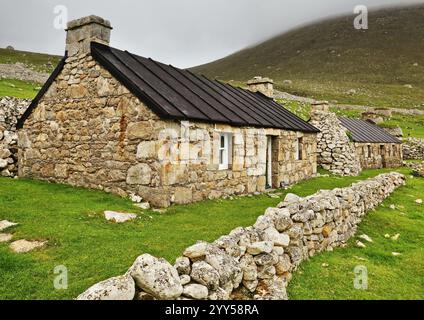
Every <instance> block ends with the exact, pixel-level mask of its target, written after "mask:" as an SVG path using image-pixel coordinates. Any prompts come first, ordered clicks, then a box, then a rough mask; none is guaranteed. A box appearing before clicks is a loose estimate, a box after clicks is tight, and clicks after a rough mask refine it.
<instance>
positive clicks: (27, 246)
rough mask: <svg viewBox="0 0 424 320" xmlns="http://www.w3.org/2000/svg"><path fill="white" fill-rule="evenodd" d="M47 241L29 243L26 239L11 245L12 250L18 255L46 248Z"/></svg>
mask: <svg viewBox="0 0 424 320" xmlns="http://www.w3.org/2000/svg"><path fill="white" fill-rule="evenodd" d="M46 243H47V241H28V240H25V239H22V240H17V241H14V242H12V243H11V244H10V249H12V251H13V252H16V253H27V252H30V251H32V250H35V249H38V248H41V247H44V246H45V245H46Z"/></svg>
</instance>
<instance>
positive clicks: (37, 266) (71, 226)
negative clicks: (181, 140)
mask: <svg viewBox="0 0 424 320" xmlns="http://www.w3.org/2000/svg"><path fill="white" fill-rule="evenodd" d="M385 171H387V170H385ZM380 172H381V171H377V170H370V171H366V172H364V173H363V174H362V175H361V176H360V177H359V178H358V177H357V178H355V177H350V178H343V179H342V178H338V177H320V178H316V179H312V180H309V181H305V182H302V183H300V184H299V185H297V186H295V187H293V188H292V189H291V190H290V192H294V193H297V194H299V195H303V196H305V195H309V194H312V193H314V192H316V191H317V190H319V189H322V188H327V189H331V188H335V187H342V186H347V185H349V184H351V183H352V182H354V181H357V180H358V179H364V178H367V177H371V176H375V175H376V174H378V173H380ZM413 188H414V190H412V191H408V192H418V191H421V192H422V191H423V190H424V185H423V183H421V184H420V185H414V186H413ZM405 189H406V190H409V189H408V188H405ZM286 192H287V191H285V192H284V193H286ZM398 200H399V201H401V200H402V199H398ZM279 201H280V200H279V199H274V198H270V197H268V196H266V195H261V196H256V197H252V198H249V197H245V198H237V199H235V200H219V201H205V202H202V203H197V204H191V205H187V206H175V207H172V208H170V209H169V210H168V211H167V213H166V214H162V215H161V214H158V213H154V212H150V211H148V212H146V214H140V218H139V219H138V220H136V221H135V222H129V223H126V224H121V225H115V224H112V223H108V222H106V221H105V220H104V218H103V217H102V212H103V210H106V209H111V210H120V211H130V212H139V211H137V209H136V208H135V207H134V206H133V205H132V203H130V202H129V201H128V200H125V199H121V198H118V197H115V196H111V195H107V194H105V193H103V192H99V191H91V190H85V189H79V188H72V187H69V186H62V185H55V184H49V183H44V182H37V181H31V180H11V179H6V178H0V220H2V219H9V220H11V221H15V222H18V223H19V224H20V225H18V226H16V227H14V228H12V229H11V231H12V232H13V233H14V239H22V238H26V239H48V240H49V245H48V247H47V248H46V249H44V250H41V251H37V252H33V253H29V254H23V255H17V254H14V253H12V252H11V251H10V250H9V248H8V246H7V244H0V299H70V298H74V297H75V296H76V295H77V294H79V293H81V292H82V291H83V290H85V289H86V288H88V287H89V286H90V285H92V284H93V283H95V282H98V281H101V280H104V279H106V278H108V277H111V276H115V275H118V274H122V273H124V272H125V271H126V270H127V268H128V267H129V266H130V265H131V263H132V262H133V261H134V259H135V258H136V257H137V256H138V255H140V254H142V253H145V252H148V253H151V254H154V255H157V256H162V257H165V258H166V259H168V260H169V261H171V262H172V261H173V260H174V259H175V258H176V257H177V256H178V255H179V254H181V252H182V250H183V249H184V248H185V247H186V246H188V245H190V244H192V243H194V242H195V241H196V240H198V239H203V240H207V241H212V240H214V239H216V238H218V237H219V236H220V235H222V234H226V233H228V232H229V231H230V230H232V229H233V228H234V227H236V226H240V225H243V226H247V225H251V224H253V223H254V221H255V220H256V218H257V216H259V215H260V214H262V213H263V212H264V210H265V209H266V208H267V207H269V206H275V205H276V204H277V203H278V202H279ZM402 202H403V201H402ZM149 216H150V217H151V218H150V217H149ZM372 217H379V215H378V214H374V215H373V216H372ZM416 219H417V222H419V221H420V220H421V221H422V219H423V217H422V216H420V215H419V214H416ZM421 230H424V229H421ZM401 232H402V233H403V232H404V231H401ZM371 235H373V234H371ZM422 235H423V233H422V231H421V236H422ZM411 246H413V244H411ZM421 259H423V257H422V258H421ZM423 260H424V259H423ZM401 261H404V260H401ZM404 262H405V263H406V262H407V261H404ZM57 265H65V266H66V267H67V268H68V270H69V289H68V290H65V291H57V290H55V289H54V288H53V279H54V274H53V269H54V267H55V266H57ZM404 267H405V268H413V267H414V266H410V265H407V264H405V265H404ZM418 271H419V270H418ZM418 271H417V273H418ZM341 276H343V275H341ZM409 285H410V288H411V292H412V293H411V294H413V292H415V290H416V287H415V285H412V284H409V283H405V284H404V286H403V287H402V288H403V289H405V288H408V286H409ZM394 290H396V288H394ZM292 294H293V291H292ZM382 297H384V294H383V293H382Z"/></svg>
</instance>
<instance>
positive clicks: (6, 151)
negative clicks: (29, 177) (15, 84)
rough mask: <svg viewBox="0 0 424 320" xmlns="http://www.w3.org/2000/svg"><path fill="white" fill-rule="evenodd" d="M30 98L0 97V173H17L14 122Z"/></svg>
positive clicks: (13, 174)
mask: <svg viewBox="0 0 424 320" xmlns="http://www.w3.org/2000/svg"><path fill="white" fill-rule="evenodd" d="M30 103H31V100H27V99H18V98H12V97H4V98H0V174H1V175H2V176H5V177H14V176H16V175H17V172H18V167H17V156H18V134H17V132H16V124H17V122H18V120H19V118H20V117H21V116H22V114H23V113H24V112H25V110H26V109H27V108H28V106H29V104H30Z"/></svg>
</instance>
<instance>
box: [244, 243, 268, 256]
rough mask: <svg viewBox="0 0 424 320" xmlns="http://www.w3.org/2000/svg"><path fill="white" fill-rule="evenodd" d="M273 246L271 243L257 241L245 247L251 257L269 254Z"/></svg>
mask: <svg viewBox="0 0 424 320" xmlns="http://www.w3.org/2000/svg"><path fill="white" fill-rule="evenodd" d="M273 247H274V244H273V242H272V241H259V242H254V243H252V244H251V245H249V246H248V247H247V253H249V254H251V255H258V254H261V253H271V251H272V248H273Z"/></svg>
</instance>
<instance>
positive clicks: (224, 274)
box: [205, 248, 243, 288]
mask: <svg viewBox="0 0 424 320" xmlns="http://www.w3.org/2000/svg"><path fill="white" fill-rule="evenodd" d="M205 261H206V262H207V263H209V264H210V265H211V266H212V267H213V268H214V269H215V270H217V271H218V274H219V283H220V286H221V287H224V286H225V285H226V284H228V283H231V284H232V286H233V287H234V288H237V287H238V286H239V285H240V283H241V281H242V280H243V272H242V271H241V268H240V266H239V263H238V262H237V260H236V259H234V258H233V257H231V256H230V255H228V254H227V253H226V252H225V251H223V250H220V249H215V248H213V249H209V250H208V253H207V254H206V258H205Z"/></svg>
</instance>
